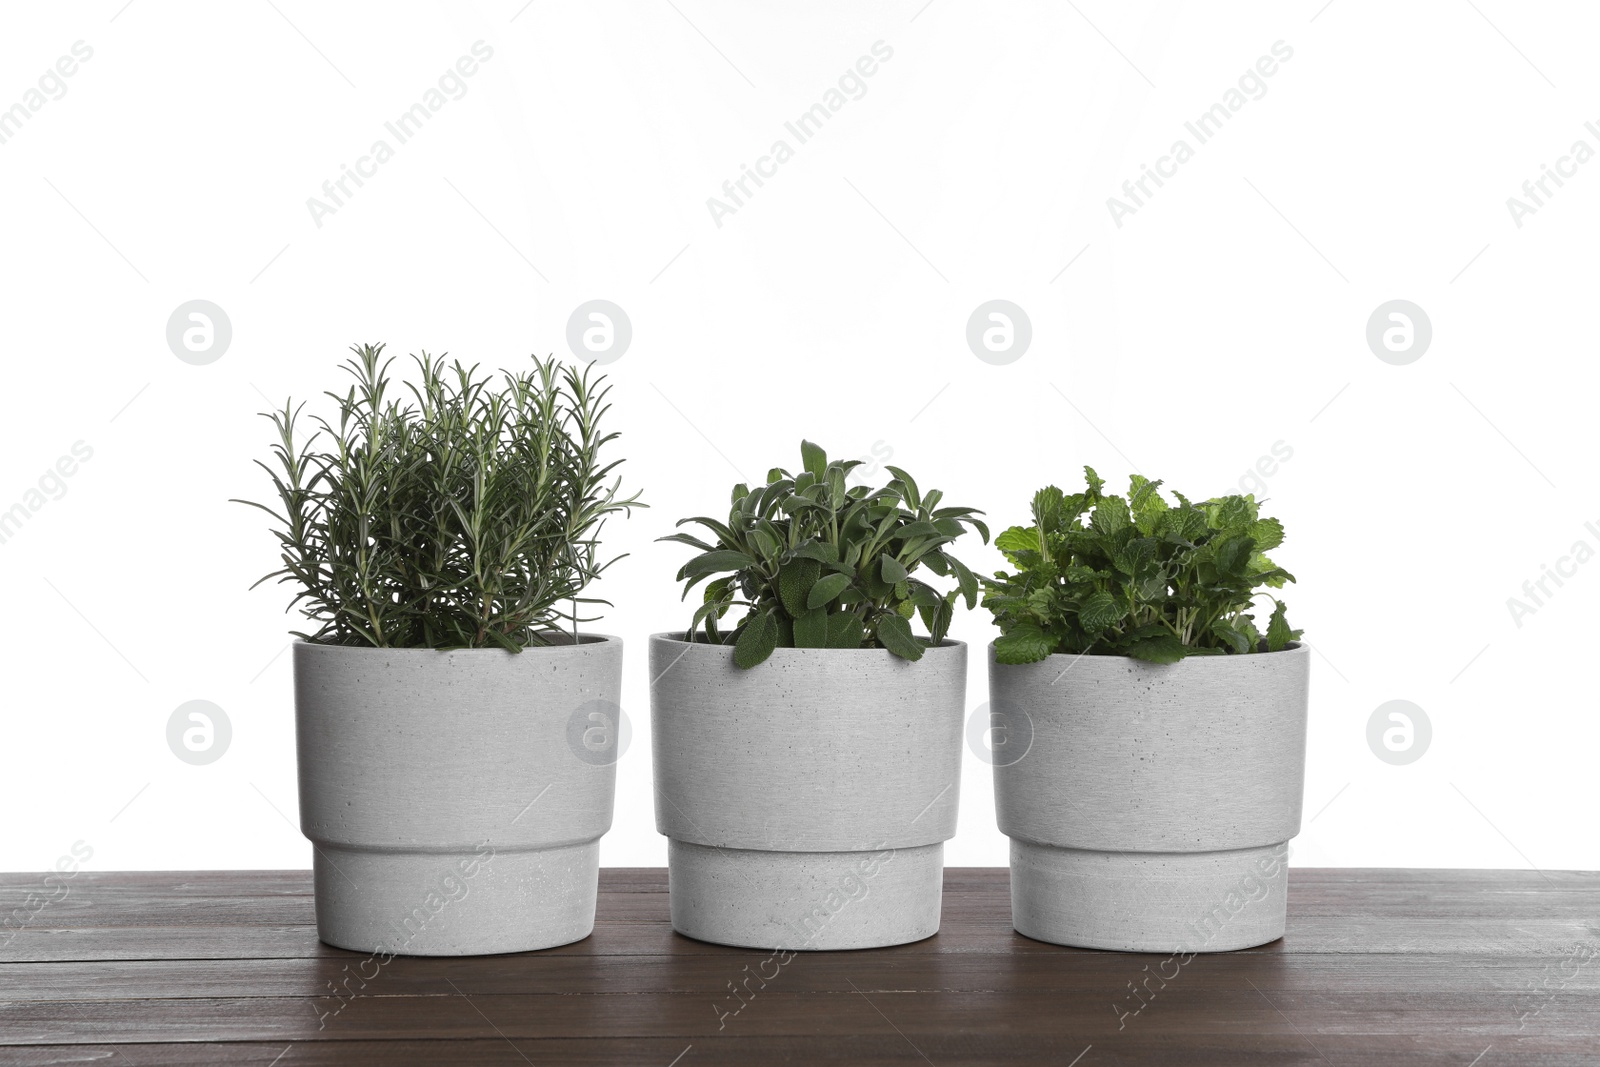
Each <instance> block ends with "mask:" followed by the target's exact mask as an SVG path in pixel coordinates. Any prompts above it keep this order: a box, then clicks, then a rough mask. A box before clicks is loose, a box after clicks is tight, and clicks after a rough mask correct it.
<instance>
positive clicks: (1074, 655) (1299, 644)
mask: <svg viewBox="0 0 1600 1067" xmlns="http://www.w3.org/2000/svg"><path fill="white" fill-rule="evenodd" d="M994 646H995V642H994V641H990V642H989V643H988V645H986V646H985V649H986V651H988V653H989V661H990V666H993V667H1034V666H1037V665H1039V664H1040V663H1049V662H1050V661H1051V660H1056V659H1069V660H1074V661H1076V660H1080V659H1087V660H1089V661H1091V662H1104V661H1108V660H1115V661H1119V662H1122V663H1139V664H1143V665H1144V666H1146V667H1178V666H1181V665H1183V664H1185V663H1203V662H1208V661H1215V662H1221V663H1231V662H1234V661H1236V660H1244V659H1255V658H1257V657H1261V656H1285V655H1288V654H1289V653H1292V652H1300V653H1306V654H1310V652H1311V645H1309V644H1308V643H1306V642H1305V641H1290V642H1289V645H1288V647H1286V648H1281V649H1279V650H1278V651H1276V652H1246V653H1237V652H1234V653H1228V654H1225V655H1221V656H1185V657H1183V659H1181V660H1179V661H1178V662H1177V663H1151V662H1149V661H1148V660H1142V659H1135V658H1134V657H1133V656H1122V655H1101V654H1099V653H1088V652H1052V653H1050V655H1048V656H1046V657H1045V658H1044V659H1041V660H1035V661H1034V662H1032V663H1000V662H998V661H996V660H995V658H994Z"/></svg>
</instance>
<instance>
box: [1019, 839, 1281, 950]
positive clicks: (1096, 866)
mask: <svg viewBox="0 0 1600 1067" xmlns="http://www.w3.org/2000/svg"><path fill="white" fill-rule="evenodd" d="M1286 855H1287V842H1285V843H1280V844H1276V845H1268V846H1266V847H1264V848H1244V849H1235V850H1232V851H1227V852H1098V851H1092V850H1089V849H1076V848H1057V847H1054V846H1051V845H1036V844H1033V843H1031V842H1028V841H1022V840H1019V839H1017V838H1012V839H1011V924H1012V926H1013V927H1015V928H1016V931H1017V933H1019V934H1022V935H1024V936H1026V937H1031V938H1033V939H1034V940H1036V941H1048V942H1050V943H1052V944H1056V945H1070V946H1072V947H1074V948H1098V949H1110V950H1112V951H1116V952H1174V951H1181V952H1226V951H1230V950H1232V949H1241V948H1251V947H1254V946H1256V945H1264V944H1266V943H1267V942H1269V941H1276V940H1277V939H1278V938H1280V937H1282V936H1283V930H1284V916H1285V906H1286V904H1287V902H1288V888H1289V868H1288V864H1287V862H1286Z"/></svg>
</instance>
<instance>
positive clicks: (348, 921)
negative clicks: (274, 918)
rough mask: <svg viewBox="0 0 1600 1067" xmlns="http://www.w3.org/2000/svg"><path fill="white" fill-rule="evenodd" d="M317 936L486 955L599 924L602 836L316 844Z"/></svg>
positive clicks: (578, 933)
mask: <svg viewBox="0 0 1600 1067" xmlns="http://www.w3.org/2000/svg"><path fill="white" fill-rule="evenodd" d="M315 855H316V858H315V861H314V864H315V874H316V900H317V936H318V938H320V939H321V940H322V941H324V942H325V943H327V944H329V945H333V946H334V947H335V948H345V949H351V950H353V951H356V952H373V953H382V954H385V955H394V956H482V955H489V954H491V953H498V952H528V951H531V950H534V949H541V948H554V947H555V946H556V945H566V944H570V943H572V942H574V941H581V940H583V939H584V938H585V937H588V936H589V934H590V933H591V932H593V930H594V908H595V897H596V894H597V891H598V888H599V877H600V842H599V841H589V842H585V843H583V844H577V845H566V846H562V847H558V848H545V849H530V850H526V851H518V852H511V851H497V850H493V849H489V848H484V849H483V850H482V851H481V852H471V851H469V852H377V851H371V850H366V849H350V848H338V847H334V846H330V845H318V846H317V847H316V854H315Z"/></svg>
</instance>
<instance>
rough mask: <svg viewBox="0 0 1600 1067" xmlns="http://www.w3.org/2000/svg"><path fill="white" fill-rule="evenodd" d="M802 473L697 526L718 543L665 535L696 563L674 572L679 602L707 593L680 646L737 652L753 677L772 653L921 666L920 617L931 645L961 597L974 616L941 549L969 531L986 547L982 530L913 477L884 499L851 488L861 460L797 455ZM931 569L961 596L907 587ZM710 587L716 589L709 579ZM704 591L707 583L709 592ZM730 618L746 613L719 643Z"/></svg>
mask: <svg viewBox="0 0 1600 1067" xmlns="http://www.w3.org/2000/svg"><path fill="white" fill-rule="evenodd" d="M800 455H801V463H802V470H801V471H800V473H799V474H794V475H791V474H790V473H789V472H788V471H786V470H782V469H778V468H774V469H773V470H772V471H770V472H769V473H768V474H767V484H766V485H764V486H760V487H758V488H756V489H754V490H752V489H750V487H749V486H747V485H744V484H743V483H741V484H739V485H736V486H734V488H733V506H732V508H731V510H730V511H729V513H728V521H727V522H719V521H717V520H716V519H712V518H704V517H697V518H692V519H684V520H682V521H681V522H679V523H678V525H679V526H684V525H687V524H689V523H698V524H699V525H701V526H703V527H705V529H706V530H708V531H710V533H711V534H712V535H713V536H714V537H715V543H711V542H708V541H705V540H702V539H701V538H699V537H695V536H693V535H691V534H687V533H676V534H671V535H669V536H667V537H663V538H661V540H663V541H677V542H680V543H682V544H686V545H689V546H690V547H692V548H696V549H699V551H700V554H699V555H697V556H695V557H694V558H693V559H691V560H689V562H688V563H685V564H684V565H683V567H682V568H681V569H680V570H679V571H678V580H679V581H681V582H684V583H685V585H684V590H683V595H684V597H685V598H687V597H688V595H689V593H690V591H691V590H693V589H694V587H695V586H697V585H699V584H700V583H701V582H706V583H707V584H706V588H705V592H704V593H703V595H702V603H701V604H700V606H699V607H698V608H696V610H695V613H694V619H693V621H692V622H690V624H689V629H688V631H687V632H686V633H685V635H684V639H685V640H687V641H693V640H695V639H696V637H695V634H696V631H697V630H703V632H704V639H705V640H706V641H709V642H711V643H713V644H731V645H733V646H734V653H733V661H734V663H736V664H737V665H738V666H739V667H741V668H746V669H748V668H750V667H754V666H755V665H756V664H758V663H761V662H763V661H764V660H766V659H767V657H769V656H771V655H772V651H773V649H775V648H885V649H888V650H889V651H890V652H891V653H893V654H894V655H896V656H899V657H901V658H902V659H907V660H917V659H921V658H922V654H923V650H924V647H925V646H924V644H923V642H922V641H921V640H919V639H918V638H917V637H916V636H914V635H913V634H912V631H911V622H910V620H911V618H912V617H913V616H915V615H919V614H920V616H921V618H922V622H923V625H924V626H926V627H927V629H928V638H927V641H928V642H929V643H931V644H938V643H939V642H940V641H942V640H944V636H945V634H946V633H947V632H948V631H949V628H950V620H951V618H952V616H953V615H954V613H955V602H956V600H957V598H958V597H965V598H966V602H967V607H968V609H971V608H973V607H976V606H977V597H978V579H977V578H976V576H974V575H973V573H972V571H970V570H969V569H968V568H967V566H966V565H965V564H963V563H962V562H961V561H960V560H958V559H956V558H955V557H954V556H952V555H951V554H950V553H949V552H948V551H947V546H948V545H949V544H950V543H951V542H952V541H954V540H955V539H956V538H958V537H960V536H961V535H962V534H963V533H965V532H966V531H965V527H966V526H971V527H972V528H973V529H975V530H977V531H978V532H979V533H980V534H981V535H982V537H983V540H984V543H986V544H987V543H988V540H989V528H988V527H987V526H985V525H984V524H983V523H982V522H981V521H980V520H978V519H976V518H974V516H976V515H981V514H982V512H980V511H976V510H974V509H972V508H957V507H940V506H939V503H940V501H941V500H942V499H943V495H944V494H942V493H941V492H939V490H937V489H930V490H929V491H928V492H927V493H923V492H921V491H919V490H918V488H917V483H916V482H915V481H914V480H912V477H911V475H909V474H907V473H906V472H905V471H903V470H901V469H900V468H899V467H888V468H887V469H888V471H889V473H890V474H892V475H894V478H893V480H892V481H890V482H889V484H888V485H886V486H884V487H883V488H881V489H869V488H868V487H867V486H865V485H853V486H852V485H846V478H847V476H848V475H849V473H850V471H851V470H852V469H854V468H855V467H857V466H859V465H860V463H859V461H858V460H847V461H843V462H841V461H839V460H834V461H832V462H830V461H829V460H828V457H827V454H826V453H825V452H823V450H822V449H821V448H819V447H818V446H816V445H814V444H812V443H811V442H809V441H802V442H801V443H800ZM924 566H925V567H926V568H927V569H928V570H929V571H932V572H933V573H934V574H936V575H939V576H941V577H951V576H953V577H954V579H955V582H956V588H955V589H952V590H950V591H949V592H940V591H939V590H937V589H935V588H934V587H933V586H931V585H929V584H928V583H926V582H924V581H923V580H922V579H920V578H918V577H915V576H914V575H915V574H916V572H917V571H918V569H919V568H922V567H924ZM713 575H720V576H721V577H716V578H712V576H713ZM708 579H710V580H709V581H707V580H708ZM735 607H742V608H745V609H747V610H746V612H745V614H744V616H743V618H742V620H741V621H740V623H739V625H738V626H737V627H736V628H735V629H733V630H732V631H730V632H726V633H724V632H723V631H722V629H721V628H720V627H719V623H720V621H721V620H722V618H723V616H724V615H726V614H727V613H728V611H729V610H730V609H732V608H735Z"/></svg>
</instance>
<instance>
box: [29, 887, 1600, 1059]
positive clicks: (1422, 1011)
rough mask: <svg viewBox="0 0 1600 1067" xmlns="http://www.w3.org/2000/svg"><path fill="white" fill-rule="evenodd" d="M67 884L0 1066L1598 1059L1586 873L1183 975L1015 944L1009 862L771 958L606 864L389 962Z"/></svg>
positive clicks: (1216, 960) (1429, 891)
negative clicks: (912, 915)
mask: <svg viewBox="0 0 1600 1067" xmlns="http://www.w3.org/2000/svg"><path fill="white" fill-rule="evenodd" d="M67 885H68V887H69V888H68V892H67V894H66V896H64V897H61V898H60V899H57V900H54V901H52V902H51V903H49V904H46V905H45V906H43V907H42V908H40V907H38V904H39V901H40V900H41V899H43V896H42V895H41V894H45V895H48V893H49V892H51V891H46V890H44V889H43V886H42V876H40V875H25V874H0V920H4V919H5V917H6V916H7V915H10V916H11V921H10V925H8V926H6V925H0V946H3V947H0V1063H3V1064H28V1065H42V1064H57V1063H60V1064H65V1063H85V1062H104V1063H108V1064H115V1065H123V1067H132V1065H135V1064H162V1065H169V1064H170V1065H178V1064H245V1063H249V1064H260V1065H262V1067H269V1065H277V1067H306V1065H309V1064H336V1063H337V1064H385V1065H390V1064H412V1063H415V1064H441V1063H449V1064H469V1065H480V1064H481V1065H488V1064H506V1065H511V1067H516V1065H521V1064H530V1063H531V1064H539V1065H541V1067H542V1065H545V1064H560V1063H579V1064H648V1065H652V1067H669V1065H677V1067H710V1065H713V1064H771V1063H797V1064H808V1063H849V1064H865V1065H871V1064H890V1063H894V1064H924V1063H932V1064H937V1065H939V1067H944V1065H946V1064H980V1063H982V1064H986V1063H996V1064H998V1063H1006V1064H1017V1063H1025V1064H1026V1063H1039V1064H1061V1065H1063V1067H1065V1065H1074V1064H1075V1065H1078V1067H1100V1065H1108V1064H1131V1063H1163V1064H1219V1065H1223V1064H1225V1065H1229V1067H1239V1065H1246V1064H1258V1063H1259V1064H1275V1065H1276V1064H1329V1065H1344V1064H1352V1065H1354V1064H1371V1065H1374V1067H1378V1065H1382V1067H1393V1065H1399V1064H1437V1065H1440V1067H1445V1065H1449V1067H1499V1065H1503V1064H1521V1065H1539V1064H1590V1065H1592V1064H1600V958H1596V957H1600V873H1595V872H1587V873H1585V872H1558V871H1548V872H1543V873H1540V872H1525V871H1443V870H1354V869H1343V870H1303V869H1295V870H1292V871H1291V885H1290V895H1289V930H1288V934H1287V936H1286V937H1285V938H1284V939H1283V940H1282V941H1279V942H1276V943H1274V944H1271V945H1267V946H1264V947H1262V948H1259V949H1253V950H1249V951H1245V952H1235V953H1228V954H1224V955H1215V956H1197V957H1195V958H1193V959H1192V960H1190V961H1189V962H1187V963H1186V964H1184V965H1182V966H1179V965H1178V964H1177V963H1175V962H1171V961H1168V960H1167V958H1166V957H1163V956H1151V955H1127V954H1122V953H1113V952H1089V951H1078V950H1073V949H1066V948H1059V947H1057V946H1054V945H1047V944H1043V943H1041V942H1037V941H1030V940H1028V939H1027V938H1024V937H1022V936H1020V935H1018V934H1016V933H1015V932H1013V931H1012V929H1011V925H1010V912H1009V907H1008V901H1009V898H1008V888H1007V875H1006V871H1005V870H1003V869H988V868H981V869H980V868H966V869H951V870H949V871H947V872H946V874H945V897H944V924H943V929H942V930H941V931H940V933H939V934H938V935H937V936H935V937H932V938H929V939H928V940H926V941H922V942H919V943H917V944H914V945H904V946H901V947H898V948H888V949H877V950H869V951H863V952H825V953H810V954H803V955H799V956H796V957H795V958H794V959H793V960H792V961H791V962H789V963H788V964H787V965H786V966H783V967H781V968H777V967H776V965H775V964H772V963H767V964H765V965H764V966H763V964H762V961H763V960H767V959H768V956H769V954H768V953H764V952H751V951H744V950H739V949H731V948H723V947H719V946H716V945H707V944H701V943H700V942H697V941H691V940H689V939H687V938H684V937H680V936H678V935H677V934H674V933H673V932H672V927H671V925H670V923H669V922H668V918H667V881H666V872H665V871H664V870H659V869H610V870H604V871H602V872H601V874H600V907H599V921H598V923H597V925H596V927H595V932H594V934H593V936H591V937H590V938H588V939H587V940H585V941H582V942H579V943H578V944H575V945H568V946H565V947H563V948H558V949H552V950H549V951H546V952H537V953H527V954H523V955H513V956H488V957H477V958H468V959H421V958H407V957H401V958H396V959H394V960H392V961H391V962H389V963H388V964H387V965H385V966H382V967H379V966H377V964H376V963H375V962H373V961H371V960H369V959H368V958H367V957H364V956H362V955H361V954H359V953H353V952H344V951H341V950H339V949H334V948H329V947H327V946H325V945H322V944H320V943H319V942H318V941H317V935H316V928H315V925H314V920H313V914H312V900H311V877H310V874H309V872H306V871H264V872H263V871H225V872H223V871H218V872H177V873H160V874H156V873H135V874H115V873H111V874H103V873H91V872H82V873H79V874H78V875H77V876H76V877H74V878H73V879H72V880H71V881H70V882H69V883H67ZM30 893H31V894H33V895H34V896H33V900H32V903H31V904H30V903H28V900H29V895H30ZM18 908H20V909H22V910H21V911H16V912H14V911H13V909H18ZM19 917H20V921H19ZM363 961H366V962H365V963H363ZM746 967H749V968H750V969H751V972H755V971H758V970H759V971H762V972H763V973H765V974H766V975H769V976H772V977H770V978H769V980H767V981H766V983H765V986H764V987H763V986H762V985H761V983H760V982H759V981H757V980H752V981H751V982H750V983H749V986H748V988H750V989H753V990H755V992H754V993H753V994H745V998H746V999H744V1000H743V1001H736V1000H734V999H733V997H732V994H731V993H730V992H729V986H730V983H736V982H740V981H742V980H744V979H745V978H746V976H747V973H750V972H746V970H745V968H746ZM1147 968H1149V970H1147ZM775 969H776V970H777V973H776V975H775V976H774V975H773V971H774V970H775ZM1152 972H1159V973H1160V974H1163V975H1166V976H1168V977H1166V978H1161V977H1157V978H1152V979H1150V980H1149V981H1148V982H1145V981H1144V980H1145V979H1146V976H1147V975H1149V974H1151V973H1152ZM360 975H365V976H367V977H366V981H365V987H364V988H361V987H360V982H361V981H362V978H361V977H359V976H360ZM347 976H356V977H350V978H349V980H348V985H347V987H346V988H347V989H348V990H350V991H351V992H348V993H346V994H345V995H344V996H342V997H341V996H335V995H333V992H332V989H333V984H336V983H340V982H343V981H346V978H347ZM1133 983H1143V988H1145V989H1148V990H1152V991H1153V992H1149V993H1146V994H1145V995H1144V998H1143V999H1141V1000H1136V999H1135V998H1134V995H1133V993H1132V991H1131V990H1132V984H1133ZM353 993H359V995H352V994H353ZM741 1004H742V1007H741V1006H740V1005H741ZM735 1008H738V1011H737V1013H736V1014H734V1013H733V1011H734V1009H735ZM1135 1008H1137V1009H1138V1010H1137V1013H1135V1012H1134V1009H1135Z"/></svg>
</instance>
